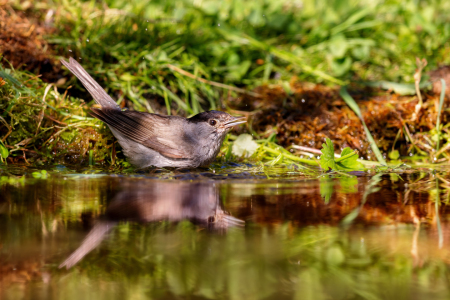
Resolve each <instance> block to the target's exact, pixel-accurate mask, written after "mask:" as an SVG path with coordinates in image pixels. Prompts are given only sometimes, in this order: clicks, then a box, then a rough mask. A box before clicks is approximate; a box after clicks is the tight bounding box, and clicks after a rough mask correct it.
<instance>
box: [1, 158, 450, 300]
mask: <svg viewBox="0 0 450 300" xmlns="http://www.w3.org/2000/svg"><path fill="white" fill-rule="evenodd" d="M246 168H247V167H246V166H245V165H243V166H240V167H239V170H238V171H237V170H236V169H232V168H231V167H230V168H228V169H225V170H222V171H221V172H211V171H204V172H195V173H191V172H184V173H183V172H178V173H177V172H174V171H172V172H171V171H156V172H153V173H147V174H131V175H126V176H119V175H114V174H106V173H102V172H99V171H96V170H78V171H76V172H75V171H74V170H69V169H68V168H65V167H62V166H56V167H51V168H47V172H41V171H40V170H29V169H27V168H25V167H23V168H22V167H18V166H15V167H6V166H3V167H1V168H0V176H1V177H0V299H108V300H110V299H180V298H188V299H396V300H398V299H450V264H449V263H450V251H449V247H448V245H449V244H448V241H449V238H450V231H449V228H450V227H449V222H448V221H449V213H450V211H449V209H448V206H447V202H448V199H449V193H448V191H449V188H450V176H449V175H448V173H447V172H446V171H439V172H437V173H436V174H434V173H432V172H430V171H429V170H409V171H405V172H402V173H400V174H398V173H386V174H378V175H375V176H374V174H375V173H373V174H368V173H362V172H361V173H355V174H353V177H348V176H342V177H339V176H334V178H331V176H328V177H327V176H322V177H321V178H310V177H307V176H302V175H301V174H299V173H298V172H295V170H293V171H292V170H291V171H289V170H288V171H286V172H281V173H280V174H284V175H283V176H281V175H279V174H278V175H277V174H275V175H273V176H270V175H269V178H267V175H268V173H267V172H262V171H259V172H255V171H254V170H252V168H251V167H248V170H246ZM33 172H34V174H33ZM36 177H39V178H36Z"/></svg>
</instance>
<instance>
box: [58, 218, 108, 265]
mask: <svg viewBox="0 0 450 300" xmlns="http://www.w3.org/2000/svg"><path fill="white" fill-rule="evenodd" d="M115 226H116V223H115V222H108V221H100V222H98V223H97V224H95V225H94V227H93V228H92V229H91V231H90V232H89V233H88V235H87V236H86V238H85V239H84V240H83V242H82V243H81V245H80V247H78V249H77V250H75V251H74V252H73V253H72V254H71V255H70V256H69V257H68V258H67V259H66V260H65V261H64V262H63V263H62V264H60V265H59V268H63V267H66V269H70V268H71V267H73V265H75V264H76V263H77V262H79V261H80V260H81V259H82V258H83V257H84V256H85V255H86V254H88V253H89V252H91V251H92V250H94V249H95V248H96V247H97V246H98V245H100V243H101V242H102V241H103V239H104V238H105V236H106V234H107V233H108V232H109V231H110V230H111V229H112V228H114V227H115Z"/></svg>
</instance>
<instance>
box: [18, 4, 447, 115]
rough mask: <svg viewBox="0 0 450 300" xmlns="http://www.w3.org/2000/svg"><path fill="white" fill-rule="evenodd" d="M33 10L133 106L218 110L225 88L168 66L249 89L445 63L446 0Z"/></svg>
mask: <svg viewBox="0 0 450 300" xmlns="http://www.w3.org/2000/svg"><path fill="white" fill-rule="evenodd" d="M18 5H19V6H20V4H18ZM36 7H44V8H46V9H47V8H51V9H55V10H56V12H57V13H55V15H54V25H55V26H56V27H57V28H58V29H60V30H59V31H58V32H57V33H56V34H55V35H53V36H50V37H49V38H48V41H50V42H51V43H53V44H56V45H57V46H58V48H59V52H60V53H61V54H62V55H63V56H64V57H68V56H75V57H80V58H81V62H82V64H83V65H84V66H85V67H86V68H87V69H88V70H91V71H92V72H94V73H95V74H97V78H98V79H99V80H101V81H102V84H104V86H106V87H107V88H108V90H109V91H110V92H111V93H112V94H115V95H116V97H117V98H118V99H119V100H120V99H127V100H130V101H131V102H132V105H133V106H135V107H136V109H139V110H148V111H154V110H155V109H156V108H155V107H156V104H155V103H154V102H156V101H155V96H156V98H158V99H164V105H165V106H167V109H168V110H167V112H169V113H170V112H171V109H174V113H185V114H187V115H190V114H195V113H198V112H199V111H201V110H203V109H210V108H216V107H219V108H220V107H221V104H223V101H222V100H223V99H224V98H225V97H227V93H228V92H230V91H232V90H228V91H227V89H226V88H225V89H223V88H217V87H214V86H212V85H211V84H207V83H204V82H199V81H198V80H196V79H195V78H190V77H187V76H185V75H183V74H182V73H180V72H177V71H175V69H174V68H173V67H171V66H175V67H176V68H178V69H180V70H183V71H185V72H189V73H190V74H192V75H193V76H195V77H196V78H202V79H205V80H208V81H213V82H218V83H223V84H227V85H238V86H242V85H243V86H246V87H249V88H252V87H254V86H258V85H261V84H263V83H268V82H280V81H286V80H289V79H290V78H291V77H292V76H297V77H298V78H299V80H306V81H312V82H324V83H328V84H339V85H342V84H345V83H348V82H349V81H353V80H355V79H356V80H363V81H373V80H390V81H396V82H402V83H413V82H414V79H413V76H412V75H413V74H414V70H415V68H416V65H415V59H416V57H424V58H426V59H427V60H428V62H429V68H430V69H433V68H436V66H437V65H438V64H442V63H449V62H450V58H449V56H448V55H447V54H448V53H447V52H446V50H445V49H446V46H448V41H449V40H450V39H449V38H450V22H449V21H450V17H449V16H450V14H449V12H450V4H448V3H447V2H446V1H432V3H424V2H418V1H413V0H410V1H406V3H405V2H404V1H399V0H398V1H389V2H385V1H372V2H371V4H370V6H369V7H367V3H366V1H352V2H351V3H347V2H344V1H340V0H334V1H312V0H306V1H301V2H300V1H273V0H265V1H248V2H246V3H245V5H242V3H240V2H238V1H232V0H228V1H221V2H217V1H152V2H151V3H149V4H147V3H146V4H144V3H142V2H140V1H136V0H132V1H122V0H109V1H104V2H96V1H71V0H65V1H62V0H57V1H55V2H41V3H40V6H39V5H36ZM387 70H389V72H386V71H387ZM73 82H75V81H73ZM77 85H78V83H77ZM232 94H233V95H236V94H234V93H232ZM158 96H159V97H158ZM147 100H150V103H149V104H148V101H147ZM169 107H170V108H171V109H169Z"/></svg>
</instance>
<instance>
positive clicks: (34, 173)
mask: <svg viewBox="0 0 450 300" xmlns="http://www.w3.org/2000/svg"><path fill="white" fill-rule="evenodd" d="M31 175H32V176H33V177H34V178H41V177H42V174H41V173H40V172H33V173H31Z"/></svg>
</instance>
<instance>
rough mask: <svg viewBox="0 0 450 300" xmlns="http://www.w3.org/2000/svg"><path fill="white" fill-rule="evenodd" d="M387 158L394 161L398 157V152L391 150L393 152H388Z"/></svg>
mask: <svg viewBox="0 0 450 300" xmlns="http://www.w3.org/2000/svg"><path fill="white" fill-rule="evenodd" d="M388 156H389V158H390V159H394V160H396V159H398V158H399V157H400V153H399V152H398V150H393V151H391V152H389V154H388Z"/></svg>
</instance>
